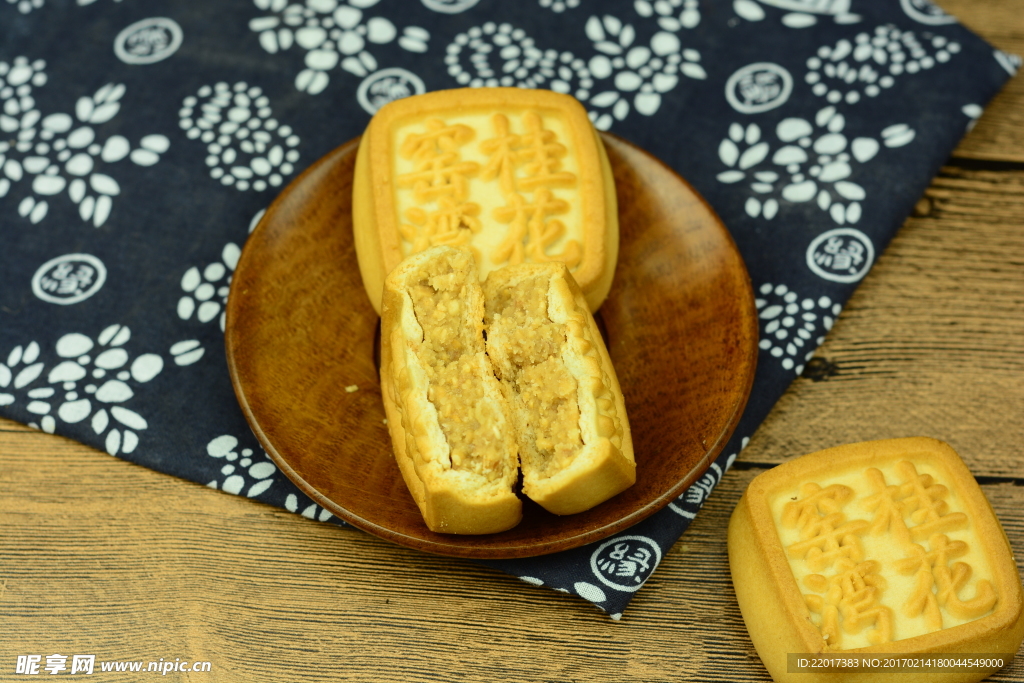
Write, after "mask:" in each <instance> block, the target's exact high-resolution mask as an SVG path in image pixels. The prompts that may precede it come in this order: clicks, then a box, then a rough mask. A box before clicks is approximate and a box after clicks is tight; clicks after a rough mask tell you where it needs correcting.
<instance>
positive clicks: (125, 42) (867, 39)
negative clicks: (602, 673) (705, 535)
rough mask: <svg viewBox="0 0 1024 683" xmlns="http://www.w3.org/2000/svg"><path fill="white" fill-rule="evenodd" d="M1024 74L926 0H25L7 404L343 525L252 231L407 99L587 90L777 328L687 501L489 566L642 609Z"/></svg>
mask: <svg viewBox="0 0 1024 683" xmlns="http://www.w3.org/2000/svg"><path fill="white" fill-rule="evenodd" d="M1019 63H1020V60H1019V59H1018V58H1016V57H1014V56H1012V55H1007V54H1004V53H1002V52H999V51H997V50H994V49H993V48H992V47H991V46H989V45H987V44H986V43H985V42H983V41H982V40H980V39H979V38H977V37H976V36H974V35H973V34H971V33H970V32H969V31H967V30H966V29H964V28H963V27H962V26H960V25H959V24H958V23H957V22H956V21H955V19H954V18H953V17H950V16H948V15H946V14H944V13H943V12H942V11H941V10H939V9H937V8H936V7H935V6H933V5H932V4H931V3H930V2H928V0H733V1H732V2H729V1H727V0H657V1H651V0H636V1H635V2H628V1H625V0H618V1H613V0H519V1H518V2H502V1H499V0H294V1H293V0H211V1H209V2H202V3H197V2H191V1H189V0H165V1H161V2H154V1H150V0H123V1H122V0H77V1H74V0H0V414H2V415H3V416H5V417H8V418H11V419H14V420H18V421H21V422H24V423H27V424H31V425H33V426H35V427H37V428H39V429H41V430H43V431H46V432H50V433H56V434H61V435H64V436H68V437H71V438H73V439H77V440H79V441H81V442H83V443H86V444H89V445H91V446H94V447H96V448H99V449H101V450H104V451H106V452H108V453H110V454H111V455H114V456H117V457H120V458H124V459H126V460H130V461H133V462H136V463H139V464H141V465H144V466H147V467H150V468H152V469H154V470H158V471H160V472H166V473H168V474H173V475H175V476H179V477H183V478H185V479H188V480H192V481H195V482H199V483H201V484H205V485H208V486H210V487H211V488H215V489H218V490H220V491H224V492H227V493H230V494H235V495H239V496H246V497H250V498H255V499H258V500H260V501H264V502H266V503H268V504H270V505H276V506H280V507H284V508H287V509H288V510H291V511H293V512H296V513H299V514H302V515H304V516H306V517H309V518H314V519H319V520H321V521H327V520H329V519H331V515H330V513H329V512H327V511H326V510H324V509H322V508H320V507H319V506H317V505H316V504H314V503H313V502H312V501H311V500H309V499H308V498H307V497H306V496H305V495H303V494H302V493H301V492H300V491H299V490H298V489H297V488H296V487H295V486H293V485H292V484H291V482H290V481H289V480H288V479H286V478H285V477H284V476H283V475H282V474H281V473H280V472H279V471H278V470H277V469H276V468H275V466H274V464H273V463H272V462H271V461H270V460H269V459H268V458H267V456H266V454H265V453H264V452H263V451H262V449H261V448H260V446H259V444H258V442H257V441H256V439H255V438H254V437H253V435H252V433H251V432H250V431H249V428H248V426H247V424H246V421H245V420H244V418H243V417H242V413H241V411H240V410H239V407H238V405H237V403H236V401H235V397H234V394H233V392H232V389H231V384H230V381H229V379H228V374H227V370H226V364H225V357H224V350H223V321H224V304H225V300H226V298H227V295H228V292H229V288H230V283H231V275H232V272H233V269H234V267H235V265H236V263H237V260H238V257H239V254H240V251H241V248H242V246H243V245H244V244H245V240H246V237H247V235H248V233H249V232H250V230H251V229H252V227H253V226H254V225H255V224H256V222H257V220H258V218H259V217H260V215H261V213H262V211H263V210H264V209H265V208H266V207H267V206H268V204H269V203H270V202H271V201H272V200H273V198H274V196H275V195H276V194H277V193H278V192H279V191H280V189H282V188H283V187H284V186H285V185H287V183H288V182H289V181H290V180H292V179H293V178H294V177H295V176H296V175H297V174H298V173H299V172H301V171H302V170H303V169H304V168H305V167H306V166H308V165H309V164H311V163H312V162H314V161H315V160H316V159H318V158H319V157H320V156H322V155H324V154H326V153H327V152H328V151H330V150H331V149H333V148H335V147H336V146H338V145H340V144H341V143H343V142H345V141H346V140H349V139H351V138H353V137H355V136H357V135H359V134H360V133H361V132H362V130H363V129H364V127H365V126H366V124H367V122H368V121H369V118H370V116H371V115H372V114H373V112H375V111H376V110H377V109H378V108H379V107H380V106H382V105H383V104H384V103H386V102H388V101H390V100H393V99H396V98H399V97H404V96H407V95H411V94H416V93H422V92H425V91H428V90H437V89H446V88H454V87H463V86H468V87H480V86H497V85H502V86H518V87H523V88H550V89H553V90H556V91H559V92H565V93H569V94H572V95H574V96H575V97H576V98H578V99H579V100H580V101H581V102H582V103H583V104H584V106H585V107H586V109H587V110H588V112H589V113H590V117H591V120H592V121H593V122H594V125H595V126H596V127H597V128H599V129H601V130H610V131H612V132H614V133H616V134H617V135H620V136H622V137H624V138H626V139H628V140H630V141H631V142H633V143H634V144H636V145H638V146H640V147H642V148H645V149H647V150H649V151H651V152H652V153H654V154H655V155H656V156H658V157H659V158H661V159H662V160H663V161H664V162H665V163H667V164H668V165H670V166H671V167H672V168H674V169H675V170H676V171H678V172H679V173H680V174H681V175H682V176H683V177H684V178H686V179H687V180H688V181H689V182H690V183H691V184H692V185H693V186H694V187H695V188H696V189H697V190H698V191H699V192H700V193H701V194H703V196H704V197H705V198H706V199H707V200H708V201H709V202H710V204H711V205H712V206H713V207H714V209H715V210H716V211H717V212H718V213H719V215H720V216H721V217H722V219H723V220H724V222H725V224H726V225H727V226H728V228H729V230H730V231H731V233H732V235H733V237H734V239H735V241H736V243H737V244H738V246H739V249H740V251H741V253H742V254H743V256H744V259H745V261H746V264H747V267H748V269H749V272H750V276H751V279H752V281H753V284H754V289H755V294H756V297H757V306H758V311H759V316H760V326H761V327H760V333H761V341H760V349H761V351H760V354H761V355H760V358H759V367H758V372H757V377H756V380H755V385H754V389H753V393H752V395H751V399H750V402H749V405H748V408H747V410H746V413H745V415H744V417H743V419H742V421H741V422H740V425H739V427H738V429H737V431H736V433H735V436H734V438H733V439H732V441H731V442H730V444H729V445H728V446H727V448H726V449H725V451H724V452H723V453H722V455H721V457H719V458H718V460H717V461H716V462H715V463H714V464H713V465H712V466H711V469H710V470H709V471H708V473H707V474H705V475H704V476H703V477H702V478H701V479H700V480H699V481H698V482H697V483H696V484H695V485H694V486H693V487H692V488H691V489H690V490H689V491H687V492H686V493H685V494H684V495H682V496H680V497H679V499H677V500H676V501H674V502H673V503H672V504H670V505H669V506H668V508H666V509H665V510H663V511H662V512H660V513H658V514H656V515H655V516H653V517H651V518H649V519H648V520H647V521H645V522H643V523H641V524H639V525H638V526H636V527H634V528H632V529H630V530H628V531H626V532H623V533H621V534H618V535H616V536H615V537H613V538H609V539H607V540H605V541H602V542H600V543H595V544H593V545H591V546H588V547H584V548H580V549H577V550H574V551H570V552H565V553H562V554H558V555H552V556H546V557H541V558H535V559H529V560H518V561H507V562H491V563H490V564H491V565H493V566H497V567H499V568H501V569H502V570H504V571H506V572H508V573H510V574H513V575H516V576H519V577H521V578H522V579H523V580H525V581H527V582H530V583H533V584H538V585H544V586H547V587H550V588H554V589H557V590H563V591H568V592H571V593H574V594H577V595H579V596H581V597H583V598H585V599H587V600H590V601H592V602H593V603H594V604H596V605H597V606H598V607H600V608H601V609H603V610H605V611H607V612H608V614H609V615H610V616H612V617H613V618H619V617H620V616H621V614H622V612H623V609H624V608H625V606H626V605H627V603H628V602H629V599H630V598H631V597H632V596H633V595H634V594H635V593H636V591H637V590H638V589H639V588H640V587H641V586H642V585H643V583H644V581H645V580H646V579H647V578H648V577H649V576H650V575H651V573H652V572H653V571H654V570H655V568H656V567H657V564H658V562H659V561H660V559H661V557H662V556H663V555H664V554H665V553H666V552H667V551H668V549H669V548H670V547H671V546H672V544H673V543H674V542H675V541H676V540H677V539H678V538H679V536H680V535H681V534H682V533H683V532H684V531H685V529H686V528H687V526H688V525H689V524H690V522H691V520H693V519H694V517H695V515H696V514H697V513H698V511H699V509H700V507H701V504H702V503H703V501H704V500H705V499H706V498H707V496H708V495H709V494H710V493H711V491H712V489H713V488H714V486H715V485H716V484H717V483H718V481H719V480H720V478H721V476H722V474H723V473H724V472H725V470H727V469H728V467H729V466H730V465H731V464H732V462H733V460H735V458H736V457H737V454H738V453H739V452H740V450H741V449H742V447H743V446H744V445H745V443H746V440H747V438H748V437H749V436H750V435H751V434H752V433H753V431H754V430H755V429H756V428H757V426H758V425H759V424H760V422H761V421H762V420H763V419H764V417H765V416H766V415H767V413H768V411H769V410H770V409H771V407H772V405H773V404H774V403H775V401H776V400H777V399H778V397H779V396H780V395H781V394H782V392H783V391H784V390H785V389H786V387H787V386H788V384H789V383H790V382H791V381H792V380H793V378H795V377H796V376H798V375H799V374H800V373H801V372H802V371H803V369H804V367H805V364H806V363H807V361H808V360H809V359H810V358H811V357H812V356H813V353H814V349H815V348H816V347H817V346H818V345H819V344H820V343H821V341H822V340H823V338H824V336H825V334H826V333H827V332H828V330H829V328H830V326H831V325H832V322H833V321H834V320H835V319H836V316H838V315H839V313H840V310H841V308H842V306H843V304H844V302H845V301H846V300H847V299H848V297H849V296H850V294H851V292H852V291H853V289H854V288H855V287H856V286H857V283H858V282H859V281H860V280H861V279H862V278H863V277H864V275H865V274H866V273H867V272H868V271H869V269H870V268H871V266H872V264H873V263H874V261H875V260H876V259H877V257H878V255H879V253H880V252H881V250H882V249H884V248H885V246H886V244H887V243H888V242H889V240H890V239H891V237H892V236H893V234H894V233H895V231H896V230H897V229H898V227H899V225H900V224H901V223H902V221H903V220H904V219H905V218H906V216H907V215H908V214H909V213H910V210H911V207H912V206H913V205H914V203H915V201H916V200H917V199H918V198H919V197H920V195H921V193H922V192H923V191H924V189H925V188H926V186H927V185H928V183H929V181H930V179H931V178H932V177H933V175H934V174H935V173H936V171H937V169H938V168H939V166H940V164H941V163H942V162H943V161H944V160H945V159H946V158H947V157H948V155H949V153H950V151H951V150H952V149H953V147H954V146H955V145H956V143H957V141H958V140H959V139H960V138H961V137H962V136H963V134H964V133H965V131H967V130H968V129H969V127H970V126H971V125H972V124H973V122H974V121H975V119H977V117H978V116H979V115H980V114H981V111H982V108H983V107H984V105H985V104H986V103H987V102H988V100H989V99H990V98H991V97H992V96H993V95H994V94H995V93H996V91H997V90H998V89H999V88H1000V87H1001V86H1002V84H1003V83H1004V82H1005V81H1006V80H1007V79H1008V78H1009V77H1010V76H1011V75H1012V74H1013V73H1014V72H1015V70H1016V69H1017V67H1018V65H1019ZM723 542H724V539H723Z"/></svg>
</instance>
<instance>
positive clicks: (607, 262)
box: [352, 88, 619, 312]
mask: <svg viewBox="0 0 1024 683" xmlns="http://www.w3.org/2000/svg"><path fill="white" fill-rule="evenodd" d="M352 216H353V230H354V234H355V246H356V254H357V256H358V260H359V268H360V273H361V275H362V278H363V284H364V286H365V288H366V292H367V295H368V296H369V298H370V302H371V303H372V304H373V306H374V307H375V308H376V309H377V310H378V312H380V310H381V308H380V307H381V299H382V292H383V286H384V285H383V283H384V278H385V276H386V275H387V273H389V272H390V271H391V270H392V269H393V268H395V267H396V266H397V265H398V264H399V263H400V262H401V261H402V260H403V259H404V258H406V257H408V256H410V255H412V254H414V253H418V252H420V251H422V250H423V249H425V248H428V247H430V246H436V245H447V246H454V247H465V248H469V249H471V250H472V251H473V252H474V254H475V256H476V259H477V264H478V266H479V268H480V278H481V279H484V278H485V277H486V275H487V273H488V272H490V271H491V270H493V269H497V268H500V267H503V266H504V265H507V264H515V263H519V262H547V261H560V262H565V263H567V264H568V266H569V268H570V270H571V271H572V273H573V276H574V278H575V279H576V281H577V282H578V283H579V286H580V288H581V290H582V291H583V293H584V295H585V297H586V300H587V304H588V307H589V308H590V310H592V311H594V310H597V308H598V307H599V306H600V305H601V302H603V301H604V299H605V298H606V297H607V295H608V292H609V290H610V289H611V284H612V278H613V276H614V271H615V264H616V261H617V259H618V248H619V226H618V208H617V204H616V198H615V183H614V179H613V178H612V172H611V166H610V164H609V162H608V157H607V154H606V152H605V150H604V145H603V143H602V142H601V139H600V137H599V136H598V134H597V131H595V130H594V128H593V126H592V125H591V124H590V120H589V119H588V118H587V115H586V111H585V110H584V109H583V107H582V105H580V104H579V102H577V101H576V100H575V99H573V98H572V97H570V96H568V95H561V94H558V93H555V92H551V91H547V90H524V89H519V88H466V89H457V90H445V91H436V92H431V93H427V94H425V95H417V96H414V97H408V98H403V99H400V100H396V101H394V102H391V103H389V104H387V105H385V106H384V107H383V108H381V110H380V111H379V112H377V114H376V115H375V116H374V117H373V119H372V120H371V121H370V124H369V126H368V127H367V129H366V132H365V133H364V135H363V138H362V141H361V143H360V146H359V152H358V154H357V157H356V166H355V173H354V180H353V191H352Z"/></svg>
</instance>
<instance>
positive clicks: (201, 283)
mask: <svg viewBox="0 0 1024 683" xmlns="http://www.w3.org/2000/svg"><path fill="white" fill-rule="evenodd" d="M241 254H242V250H241V248H239V246H238V245H237V244H235V243H234V242H228V243H227V244H225V245H224V249H222V250H221V257H220V261H214V262H213V263H209V264H207V265H206V266H204V267H203V269H202V270H199V268H198V267H197V266H192V267H191V268H189V269H188V270H187V271H185V274H184V275H182V277H181V290H182V292H184V295H183V296H182V297H181V298H180V299H178V317H179V318H181V319H182V320H190V319H191V318H192V314H193V313H195V315H196V320H198V321H199V322H201V323H208V322H210V321H211V320H214V319H217V320H219V321H220V331H221V332H223V331H224V306H225V305H226V304H227V300H228V292H229V291H230V288H231V276H232V275H233V274H234V272H235V266H236V265H238V257H239V256H241Z"/></svg>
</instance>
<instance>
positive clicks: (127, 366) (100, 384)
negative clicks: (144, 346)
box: [0, 324, 164, 455]
mask: <svg viewBox="0 0 1024 683" xmlns="http://www.w3.org/2000/svg"><path fill="white" fill-rule="evenodd" d="M130 339H131V330H130V329H129V328H128V327H126V326H124V325H119V324H114V325H110V326H108V327H106V328H104V329H103V331H102V332H100V333H99V334H98V335H97V336H96V338H95V339H93V338H92V337H89V336H87V335H84V334H81V333H78V332H72V333H69V334H65V335H63V336H62V337H61V338H60V339H58V340H57V342H56V344H54V353H55V355H56V358H53V359H51V362H52V366H51V367H50V368H49V371H48V372H46V374H45V377H44V372H45V371H46V367H47V364H48V363H47V362H46V361H43V360H39V357H40V348H39V344H38V343H37V342H34V341H33V342H30V343H29V344H28V345H26V346H24V347H22V346H17V347H15V348H14V349H12V350H11V352H10V353H9V354H8V356H7V362H6V363H0V405H11V404H14V403H16V402H17V400H18V399H17V397H16V396H14V395H13V394H10V393H7V390H14V391H22V392H23V393H24V397H23V400H24V401H25V410H27V411H28V412H29V413H32V414H33V415H39V416H40V421H39V423H38V424H37V423H30V425H31V426H33V427H36V428H37V429H42V430H43V431H45V432H49V433H53V432H54V430H55V428H56V424H57V420H58V419H59V420H60V421H62V422H64V423H66V424H77V423H79V422H82V421H84V420H87V419H88V420H89V424H90V426H91V427H92V430H93V431H94V432H95V433H96V434H97V435H98V436H101V437H103V441H104V446H105V448H106V450H107V452H108V453H110V454H111V455H118V454H120V453H124V454H128V453H131V452H133V451H134V450H135V448H136V447H137V446H138V444H139V432H142V431H144V430H146V429H147V428H148V427H149V423H148V422H147V420H146V418H145V417H143V416H142V415H140V414H139V413H137V412H135V411H134V410H131V409H130V408H127V407H126V405H125V404H127V403H128V402H129V401H130V400H131V399H132V398H133V397H134V396H135V392H136V391H137V390H138V386H139V385H140V384H145V383H146V382H149V381H150V380H152V379H153V378H154V377H156V376H157V375H158V374H160V372H161V371H162V370H163V367H164V360H163V358H162V357H161V356H159V355H157V354H154V353H144V354H141V355H139V356H136V357H135V358H134V359H133V358H132V356H131V354H130V353H129V351H128V350H127V349H126V348H125V347H126V345H127V343H128V342H129V340H130ZM60 359H62V360H60ZM55 406H56V408H55Z"/></svg>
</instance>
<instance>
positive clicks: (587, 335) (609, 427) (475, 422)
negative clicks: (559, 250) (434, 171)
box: [381, 247, 636, 534]
mask: <svg viewBox="0 0 1024 683" xmlns="http://www.w3.org/2000/svg"><path fill="white" fill-rule="evenodd" d="M484 289H485V290H486V299H485V296H484V290H482V289H481V285H480V282H479V279H478V276H477V270H476V266H475V264H474V263H473V259H472V256H471V255H470V254H469V252H468V251H466V250H459V249H454V248H451V247H432V248H430V249H428V250H426V251H424V252H421V253H419V254H416V255H414V256H412V257H410V258H408V259H406V260H405V261H403V262H402V263H401V264H400V265H399V267H398V268H396V269H395V270H394V271H392V272H391V273H390V274H389V275H388V277H387V279H386V280H385V283H384V295H383V303H384V306H383V317H382V319H381V386H382V390H383V396H384V407H385V410H386V413H387V416H388V428H389V430H390V432H391V439H392V442H393V445H394V450H395V457H396V459H397V461H398V464H399V467H400V469H401V471H402V475H403V477H404V479H405V481H406V483H407V484H408V486H409V490H410V492H411V493H412V496H413V498H414V499H415V500H416V503H417V505H418V506H419V508H420V511H421V512H422V513H423V518H424V520H425V521H426V523H427V526H428V528H430V529H431V530H432V531H438V532H444V533H458V534H484V533H493V532H497V531H503V530H505V529H508V528H510V527H512V526H514V525H515V524H517V523H518V522H519V519H520V515H521V511H520V506H521V504H520V501H519V499H518V498H517V497H516V495H515V493H514V487H515V484H516V481H517V475H518V468H519V466H520V462H521V465H522V472H523V492H524V493H525V494H526V495H527V496H529V497H530V498H532V499H533V500H534V501H536V502H537V503H539V504H540V505H542V506H543V507H544V508H546V509H547V510H549V511H551V512H553V513H555V514H559V515H566V514H573V513H576V512H582V511H583V510H587V509H589V508H591V507H593V506H595V505H597V504H599V503H601V502H603V501H605V500H607V499H608V498H610V497H612V496H614V495H615V494H617V493H619V492H620V491H622V490H624V489H625V488H627V487H628V486H630V485H632V484H633V483H634V481H635V479H636V466H635V463H634V459H633V446H632V439H631V436H630V431H629V422H628V420H627V419H626V408H625V404H624V402H623V399H622V392H621V390H620V389H619V384H618V380H617V379H616V377H615V371H614V369H613V368H612V364H611V359H610V358H609V357H608V352H607V350H606V349H605V346H604V341H603V340H602V339H601V335H600V332H599V331H598V329H597V326H596V325H595V323H594V319H593V317H592V316H591V314H590V311H589V310H588V308H587V303H586V299H585V298H584V296H583V294H582V292H581V291H580V289H579V286H578V285H577V284H576V283H575V281H574V280H573V279H572V276H571V274H570V273H569V271H568V270H567V269H566V267H565V266H564V265H563V264H560V263H549V264H522V265H519V266H509V267H507V268H503V269H501V270H497V271H493V272H492V273H491V274H490V276H489V277H488V279H487V281H486V282H485V283H484ZM485 320H486V347H485V341H484V337H485ZM485 350H486V352H485ZM498 378H500V381H499V379H498ZM517 453H518V457H517Z"/></svg>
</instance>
